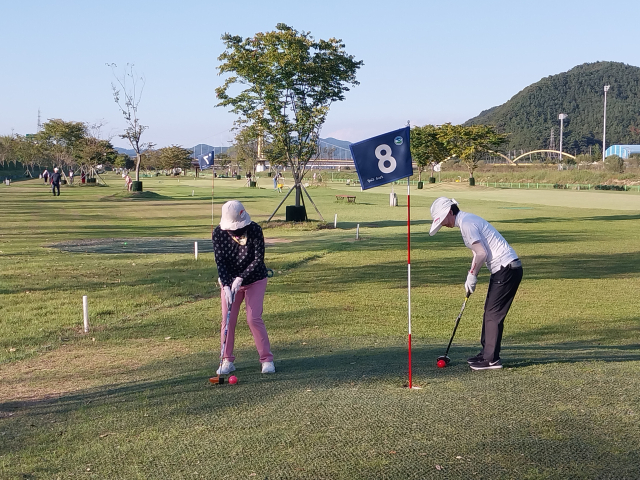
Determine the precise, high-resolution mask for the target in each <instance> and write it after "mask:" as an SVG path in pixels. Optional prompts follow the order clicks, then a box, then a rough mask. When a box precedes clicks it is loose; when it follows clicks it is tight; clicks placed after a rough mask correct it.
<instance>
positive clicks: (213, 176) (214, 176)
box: [211, 158, 216, 236]
mask: <svg viewBox="0 0 640 480" xmlns="http://www.w3.org/2000/svg"><path fill="white" fill-rule="evenodd" d="M215 178H216V174H215V170H214V169H213V158H212V159H211V235H212V236H213V181H214V179H215Z"/></svg>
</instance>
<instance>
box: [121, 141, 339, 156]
mask: <svg viewBox="0 0 640 480" xmlns="http://www.w3.org/2000/svg"><path fill="white" fill-rule="evenodd" d="M320 142H323V143H325V144H329V145H332V146H335V147H338V148H344V149H346V152H345V155H347V156H348V158H351V152H350V151H349V145H351V142H347V141H346V140H337V139H335V138H331V137H329V138H321V139H320ZM114 148H115V149H116V150H117V151H118V153H124V154H126V155H129V156H130V157H135V156H136V152H135V150H133V149H131V148H122V147H114ZM189 150H191V151H192V152H195V154H196V155H200V154H203V153H209V152H210V151H211V150H213V151H214V153H215V154H219V153H224V152H226V151H227V150H229V147H212V146H211V145H207V144H206V143H199V144H198V145H196V146H195V147H191V148H189Z"/></svg>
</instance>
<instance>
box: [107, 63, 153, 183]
mask: <svg viewBox="0 0 640 480" xmlns="http://www.w3.org/2000/svg"><path fill="white" fill-rule="evenodd" d="M107 65H108V66H110V67H111V71H112V73H113V76H114V77H115V79H116V81H117V82H118V85H120V88H122V95H123V97H124V98H122V99H121V98H120V95H121V93H120V90H119V89H118V87H116V85H115V84H113V83H112V84H111V88H112V90H113V99H114V101H115V102H116V104H117V105H118V108H119V109H120V112H121V113H122V115H123V116H124V119H125V120H126V122H127V125H128V126H127V128H126V130H125V131H124V133H123V134H122V135H119V136H120V138H122V139H126V140H128V141H129V144H130V145H131V148H133V149H134V150H135V152H136V182H139V181H140V162H141V160H142V153H143V152H144V151H145V150H148V149H151V148H153V143H150V142H147V143H142V142H141V140H140V139H141V137H142V134H143V133H144V131H145V130H146V129H147V128H148V127H147V126H146V125H142V124H141V123H140V119H139V118H138V107H139V105H140V100H141V99H142V92H143V91H144V85H145V79H144V77H140V78H138V77H137V76H136V73H135V71H134V69H133V64H129V63H127V66H126V67H125V69H124V73H123V74H122V77H118V76H117V75H116V73H115V69H116V68H118V66H117V65H116V64H115V63H112V64H107ZM140 82H142V84H141V85H140Z"/></svg>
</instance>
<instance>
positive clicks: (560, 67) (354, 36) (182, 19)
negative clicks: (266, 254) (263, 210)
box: [0, 0, 640, 148]
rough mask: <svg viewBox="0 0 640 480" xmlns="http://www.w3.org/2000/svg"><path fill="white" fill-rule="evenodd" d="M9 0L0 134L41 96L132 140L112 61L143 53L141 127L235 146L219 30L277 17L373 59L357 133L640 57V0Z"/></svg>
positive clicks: (432, 118)
mask: <svg viewBox="0 0 640 480" xmlns="http://www.w3.org/2000/svg"><path fill="white" fill-rule="evenodd" d="M0 12H1V15H0V45H2V46H3V55H2V60H1V62H2V67H1V68H0V135H10V134H12V133H18V134H23V135H24V134H27V133H35V132H36V131H37V122H38V110H40V112H41V119H42V122H43V123H44V122H46V121H47V120H48V119H54V118H60V119H62V120H65V121H77V122H86V123H88V124H103V126H102V128H101V129H100V135H101V137H102V138H112V143H113V144H114V145H115V146H118V147H125V148H129V145H127V143H126V141H125V140H122V139H120V138H119V137H118V134H119V133H122V131H123V130H124V129H125V128H126V123H125V121H124V119H123V117H122V114H121V113H120V111H119V109H118V107H117V105H116V104H115V102H114V99H113V93H112V88H111V84H112V83H113V82H114V81H115V77H114V72H115V74H116V75H118V76H120V77H122V75H123V73H124V68H125V67H126V65H127V64H133V65H134V69H135V72H136V73H137V74H138V76H144V78H145V87H144V91H143V94H142V99H141V102H140V105H139V117H140V119H141V122H142V124H144V125H146V126H148V130H147V131H146V132H145V133H144V135H143V138H142V140H143V141H146V142H153V143H155V144H156V146H157V147H164V146H168V145H182V146H183V147H192V146H194V145H197V144H200V143H204V144H209V145H213V146H229V145H230V144H231V142H232V140H233V134H232V133H231V129H232V127H233V122H234V120H235V119H236V116H235V115H234V114H232V113H229V112H228V110H226V109H225V108H224V107H216V104H217V103H218V102H217V100H216V96H215V88H216V87H218V86H220V85H221V84H222V83H223V82H224V79H225V78H226V77H224V76H219V75H218V70H217V68H218V66H219V64H220V63H219V61H218V56H219V55H220V54H221V53H222V52H223V51H224V45H223V43H222V40H221V38H220V37H221V35H223V34H224V33H231V34H233V35H239V36H241V37H243V38H244V37H250V36H252V35H254V34H255V33H257V32H265V31H271V30H274V29H275V26H276V24H278V23H285V24H287V25H289V26H291V27H293V28H295V29H296V30H304V31H309V32H311V34H312V35H313V36H314V37H315V38H316V39H328V38H331V37H335V38H339V39H342V40H343V42H344V43H345V50H346V52H347V53H348V54H350V55H353V56H354V57H355V59H356V60H362V61H363V62H364V65H363V66H362V68H361V69H360V70H359V71H358V73H357V80H358V81H359V82H360V85H358V86H356V87H353V88H352V89H351V90H350V91H349V92H347V94H346V98H345V100H344V101H342V102H338V103H334V104H333V105H332V106H331V110H330V112H329V115H328V117H327V121H326V123H325V125H324V126H323V129H322V132H321V137H323V138H326V137H333V138H337V139H340V140H347V141H351V142H357V141H360V140H363V139H365V138H368V137H371V136H375V135H378V134H381V133H385V132H387V131H390V130H394V129H397V128H401V127H403V126H405V125H406V124H407V122H408V121H409V122H411V125H424V124H427V123H431V124H442V123H445V122H452V123H462V122H464V121H466V120H468V119H469V118H472V117H474V116H476V115H478V114H479V113H480V112H481V111H482V110H486V109H488V108H491V107H493V106H496V105H501V104H503V103H505V102H506V101H508V100H509V99H510V98H511V97H513V96H514V95H516V94H517V93H518V92H519V91H521V90H522V89H523V88H525V87H526V86H528V85H530V84H532V83H534V82H537V81H538V80H540V79H541V78H544V77H547V76H549V75H555V74H558V73H561V72H565V71H567V70H570V69H571V68H573V67H574V66H576V65H580V64H582V63H585V62H597V61H616V62H623V63H626V64H630V65H634V66H640V49H639V48H638V42H637V40H636V38H635V34H634V27H633V22H631V23H628V22H626V21H625V19H636V18H639V17H640V2H638V1H637V0H628V1H627V0H609V1H607V2H600V1H599V2H596V1H591V0H554V1H549V0H536V1H535V2H533V1H529V2H524V1H522V2H521V1H513V0H507V1H502V0H449V1H437V2H436V1H432V0H421V1H420V0H406V1H404V2H390V1H384V2H383V1H377V0H370V1H360V0H358V1H349V0H341V1H337V0H325V1H323V2H304V1H287V0H272V1H268V0H261V1H260V0H258V1H254V0H244V1H229V0H225V1H218V0H208V1H206V0H193V1H190V0H182V1H180V2H178V1H164V0H153V1H141V0H123V1H121V0H102V1H100V2H94V1H86V0H76V1H71V0H57V1H53V0H49V1H44V0H42V1H38V0H21V1H15V0H0ZM625 25H626V26H625ZM112 63H114V64H116V65H117V66H118V67H117V68H115V69H114V70H112V69H111V68H110V67H109V66H108V64H112Z"/></svg>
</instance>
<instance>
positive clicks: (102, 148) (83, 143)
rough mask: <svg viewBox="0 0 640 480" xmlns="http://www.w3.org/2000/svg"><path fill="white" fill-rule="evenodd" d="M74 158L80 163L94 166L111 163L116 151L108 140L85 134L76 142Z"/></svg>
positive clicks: (90, 166)
mask: <svg viewBox="0 0 640 480" xmlns="http://www.w3.org/2000/svg"><path fill="white" fill-rule="evenodd" d="M75 158H76V159H77V160H78V161H79V163H80V164H81V165H86V166H87V167H89V168H95V167H96V165H101V164H113V163H114V162H115V160H116V158H118V152H117V151H116V149H115V148H113V145H111V142H110V141H109V140H101V139H99V138H96V137H94V136H87V137H85V138H83V139H82V140H80V141H79V142H78V143H77V145H76V155H75Z"/></svg>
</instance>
